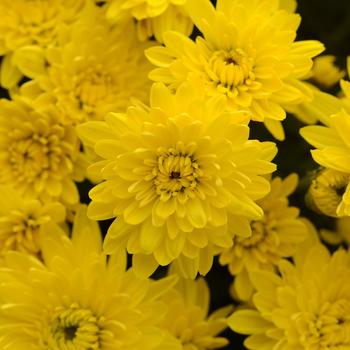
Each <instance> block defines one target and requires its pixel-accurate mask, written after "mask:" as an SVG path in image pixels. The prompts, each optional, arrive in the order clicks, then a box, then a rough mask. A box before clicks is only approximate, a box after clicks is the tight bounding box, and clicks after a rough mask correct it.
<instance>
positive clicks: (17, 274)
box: [0, 209, 176, 350]
mask: <svg viewBox="0 0 350 350" xmlns="http://www.w3.org/2000/svg"><path fill="white" fill-rule="evenodd" d="M42 231H43V233H45V234H42V236H41V237H42V242H41V245H42V256H43V263H42V262H40V261H39V260H37V259H36V258H34V257H31V256H29V255H27V254H23V253H19V252H9V253H7V254H6V255H5V257H4V263H3V264H2V267H1V268H0V276H1V285H0V299H1V303H2V308H1V310H0V324H1V327H2V331H1V338H2V342H3V344H4V348H6V349H9V350H14V349H28V348H29V349H33V350H34V349H37V350H40V349H72V350H82V349H100V350H112V349H128V350H139V349H141V348H142V349H147V350H151V349H159V350H160V349H166V348H167V344H165V343H164V341H165V340H164V339H165V338H166V337H165V336H164V331H162V330H161V329H160V327H159V326H158V324H159V323H160V320H161V319H162V316H163V315H164V313H165V311H166V308H165V305H164V303H163V302H161V301H160V296H162V294H163V293H165V292H166V291H167V289H168V288H170V287H172V285H173V284H174V282H175V281H176V278H174V277H169V278H165V279H161V280H159V281H151V280H139V279H137V277H136V276H135V274H134V272H133V271H132V270H130V269H129V270H127V271H126V257H125V255H124V254H122V253H121V254H118V255H116V256H111V257H109V258H108V259H107V257H106V256H105V255H104V254H103V253H102V252H101V245H102V240H101V234H100V231H99V229H98V225H97V223H93V222H90V221H88V220H87V218H86V214H85V211H84V210H83V209H80V210H79V211H78V214H77V217H76V220H75V223H74V227H73V231H72V238H71V239H69V238H68V236H67V235H66V233H65V232H64V231H62V230H61V229H60V228H59V227H58V226H57V225H54V224H46V225H45V226H44V227H43V228H42ZM18 324H20V325H21V327H18Z"/></svg>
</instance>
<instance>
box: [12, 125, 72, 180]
mask: <svg viewBox="0 0 350 350" xmlns="http://www.w3.org/2000/svg"><path fill="white" fill-rule="evenodd" d="M33 127H34V128H33ZM20 128H21V129H20ZM33 129H34V130H33ZM63 135H64V129H63V128H62V127H61V126H59V125H54V126H51V127H50V126H49V125H48V123H47V121H46V120H44V119H40V120H38V121H37V123H36V125H31V124H29V123H28V124H27V123H25V124H24V125H22V126H19V128H18V129H17V128H16V129H15V130H13V131H12V132H10V134H9V138H10V140H9V146H8V150H7V153H8V162H9V164H10V166H11V170H12V176H13V179H14V180H15V181H16V182H22V183H23V182H25V183H29V184H32V183H37V182H39V181H40V180H46V179H47V178H48V175H49V173H50V172H53V173H59V172H60V163H61V160H62V157H63V156H64V150H65V149H66V148H67V147H69V145H68V144H67V143H65V142H62V141H63V140H62V136H63Z"/></svg>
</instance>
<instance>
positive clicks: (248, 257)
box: [220, 174, 307, 300]
mask: <svg viewBox="0 0 350 350" xmlns="http://www.w3.org/2000/svg"><path fill="white" fill-rule="evenodd" d="M297 183H298V178H297V176H296V175H295V174H292V175H290V176H288V177H287V178H286V179H284V180H282V179H280V178H279V177H276V178H274V179H273V180H272V181H271V191H270V193H269V194H268V195H267V196H266V197H264V198H263V199H261V200H259V201H258V204H259V205H260V206H261V208H262V209H263V210H264V216H263V218H262V219H260V220H254V221H252V222H251V228H252V235H251V236H249V237H238V236H236V237H234V243H233V247H232V248H230V249H228V250H226V251H225V252H223V253H222V254H221V255H220V263H221V264H225V265H226V264H227V265H228V268H229V271H230V272H231V274H232V275H234V276H236V277H235V280H234V284H233V294H234V295H235V296H236V297H238V298H239V299H241V300H248V299H249V298H250V297H251V295H252V293H253V286H252V283H251V281H250V278H249V271H252V270H255V269H262V270H268V271H274V269H275V268H276V266H277V264H278V262H279V261H280V260H281V259H282V258H284V257H289V256H292V255H293V253H294V250H295V246H296V244H297V243H299V242H301V241H302V240H303V239H305V238H306V236H307V228H306V226H305V224H304V223H303V221H302V220H301V219H300V218H299V209H298V208H296V207H291V206H289V203H288V196H289V195H290V194H291V193H292V192H293V191H294V190H295V188H296V186H297ZM232 227H233V230H234V222H233V223H232Z"/></svg>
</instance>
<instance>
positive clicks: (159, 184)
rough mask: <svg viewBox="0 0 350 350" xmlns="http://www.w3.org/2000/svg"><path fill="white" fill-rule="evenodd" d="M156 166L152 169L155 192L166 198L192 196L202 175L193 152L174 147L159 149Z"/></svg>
mask: <svg viewBox="0 0 350 350" xmlns="http://www.w3.org/2000/svg"><path fill="white" fill-rule="evenodd" d="M158 153H159V155H158V161H157V166H156V167H155V168H154V169H153V176H154V184H155V187H156V192H157V194H158V195H159V196H160V197H161V198H162V199H163V200H167V199H169V198H170V197H175V196H178V195H180V196H182V197H183V196H184V197H185V198H188V197H193V195H194V191H195V190H196V187H197V186H198V183H199V180H200V177H201V176H202V175H203V172H202V171H201V169H200V167H199V165H198V162H197V161H196V159H195V157H194V155H193V154H190V153H185V152H181V151H179V150H177V149H175V148H170V149H168V150H165V149H160V150H159V152H158Z"/></svg>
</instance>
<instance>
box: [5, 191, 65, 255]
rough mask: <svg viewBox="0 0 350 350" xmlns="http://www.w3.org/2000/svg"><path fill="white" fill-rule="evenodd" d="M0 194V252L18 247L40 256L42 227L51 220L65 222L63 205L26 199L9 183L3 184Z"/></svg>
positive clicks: (20, 249) (19, 249) (17, 248)
mask: <svg viewBox="0 0 350 350" xmlns="http://www.w3.org/2000/svg"><path fill="white" fill-rule="evenodd" d="M0 193H1V196H0V253H1V254H2V253H4V252H6V251H8V250H18V251H21V252H26V253H29V254H33V255H38V254H39V253H40V235H39V230H40V227H41V226H42V225H44V224H46V223H47V222H50V221H52V222H56V223H60V222H62V221H64V219H65V208H64V206H63V205H62V204H60V203H57V202H56V203H54V202H51V203H41V202H40V201H39V200H37V199H27V198H23V197H22V196H21V195H20V194H19V193H18V192H17V191H16V190H14V189H13V188H11V187H9V186H3V185H0Z"/></svg>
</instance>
